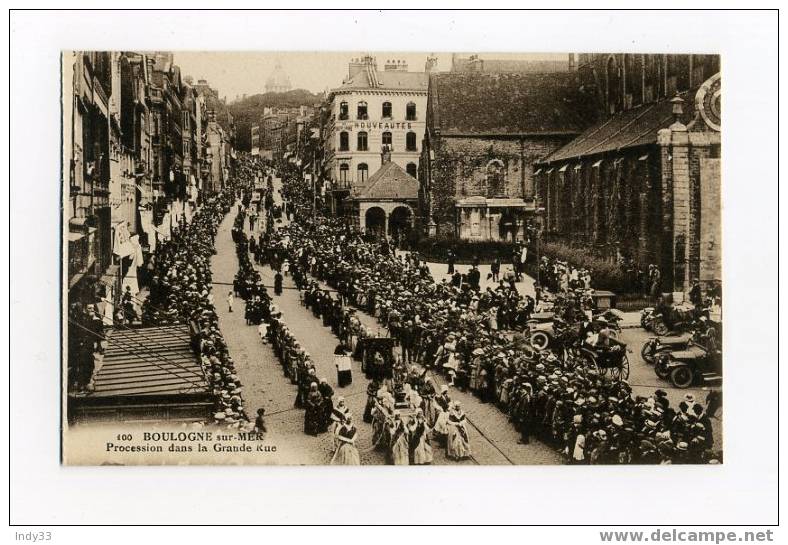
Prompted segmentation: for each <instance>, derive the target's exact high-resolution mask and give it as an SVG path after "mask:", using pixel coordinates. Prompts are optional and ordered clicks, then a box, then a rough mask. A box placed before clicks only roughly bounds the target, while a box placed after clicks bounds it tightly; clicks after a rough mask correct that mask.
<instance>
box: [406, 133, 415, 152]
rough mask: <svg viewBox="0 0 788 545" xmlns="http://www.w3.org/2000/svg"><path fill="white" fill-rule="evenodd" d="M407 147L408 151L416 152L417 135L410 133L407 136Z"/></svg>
mask: <svg viewBox="0 0 788 545" xmlns="http://www.w3.org/2000/svg"><path fill="white" fill-rule="evenodd" d="M405 147H406V148H407V150H408V151H416V133H415V132H412V131H411V132H409V133H408V134H406V135H405Z"/></svg>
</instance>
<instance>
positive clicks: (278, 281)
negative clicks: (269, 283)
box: [274, 271, 282, 295]
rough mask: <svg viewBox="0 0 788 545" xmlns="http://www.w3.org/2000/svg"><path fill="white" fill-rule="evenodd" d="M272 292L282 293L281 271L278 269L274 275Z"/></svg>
mask: <svg viewBox="0 0 788 545" xmlns="http://www.w3.org/2000/svg"><path fill="white" fill-rule="evenodd" d="M274 294H275V295H282V273H280V272H278V271H277V273H276V275H274Z"/></svg>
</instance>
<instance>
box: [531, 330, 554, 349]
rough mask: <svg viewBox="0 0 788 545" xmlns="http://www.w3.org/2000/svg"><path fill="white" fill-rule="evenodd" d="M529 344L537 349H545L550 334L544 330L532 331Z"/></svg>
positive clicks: (548, 344)
mask: <svg viewBox="0 0 788 545" xmlns="http://www.w3.org/2000/svg"><path fill="white" fill-rule="evenodd" d="M531 346H533V347H534V348H536V349H537V350H545V349H547V347H548V346H550V336H549V335H548V334H547V333H545V332H544V331H534V332H533V333H531Z"/></svg>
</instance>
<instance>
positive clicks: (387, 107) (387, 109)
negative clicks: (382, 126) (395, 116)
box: [381, 102, 391, 118]
mask: <svg viewBox="0 0 788 545" xmlns="http://www.w3.org/2000/svg"><path fill="white" fill-rule="evenodd" d="M381 117H383V118H390V117H391V102H384V103H383V111H382V112H381Z"/></svg>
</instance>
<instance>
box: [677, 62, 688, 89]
mask: <svg viewBox="0 0 788 545" xmlns="http://www.w3.org/2000/svg"><path fill="white" fill-rule="evenodd" d="M674 65H675V66H674V70H675V73H676V91H678V92H681V91H686V90H687V89H689V88H690V55H675V56H674Z"/></svg>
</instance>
